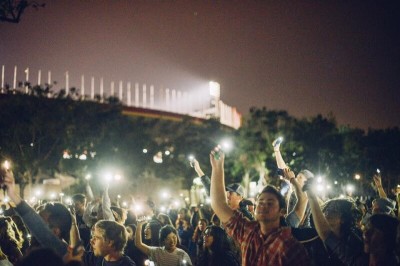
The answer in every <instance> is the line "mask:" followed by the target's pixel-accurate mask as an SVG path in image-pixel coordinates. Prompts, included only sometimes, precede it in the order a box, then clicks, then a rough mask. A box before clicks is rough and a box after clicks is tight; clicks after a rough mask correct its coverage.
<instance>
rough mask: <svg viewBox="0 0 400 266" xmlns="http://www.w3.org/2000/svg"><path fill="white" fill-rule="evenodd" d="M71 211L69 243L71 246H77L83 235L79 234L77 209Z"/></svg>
mask: <svg viewBox="0 0 400 266" xmlns="http://www.w3.org/2000/svg"><path fill="white" fill-rule="evenodd" d="M70 212H71V221H72V224H71V229H70V230H69V244H70V246H72V247H75V246H76V245H77V244H78V243H79V241H80V240H81V237H80V235H79V229H78V225H77V223H76V215H75V209H72V210H70Z"/></svg>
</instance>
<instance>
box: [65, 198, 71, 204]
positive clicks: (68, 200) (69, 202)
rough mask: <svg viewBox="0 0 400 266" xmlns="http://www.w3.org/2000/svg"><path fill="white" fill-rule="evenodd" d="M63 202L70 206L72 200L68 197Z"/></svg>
mask: <svg viewBox="0 0 400 266" xmlns="http://www.w3.org/2000/svg"><path fill="white" fill-rule="evenodd" d="M65 202H66V203H67V204H68V205H71V204H72V199H71V198H70V197H68V198H66V199H65Z"/></svg>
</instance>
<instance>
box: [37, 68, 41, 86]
mask: <svg viewBox="0 0 400 266" xmlns="http://www.w3.org/2000/svg"><path fill="white" fill-rule="evenodd" d="M37 83H38V85H39V86H40V84H41V83H42V70H40V69H39V71H38V76H37Z"/></svg>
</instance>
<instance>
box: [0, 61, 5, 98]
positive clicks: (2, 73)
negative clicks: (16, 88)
mask: <svg viewBox="0 0 400 266" xmlns="http://www.w3.org/2000/svg"><path fill="white" fill-rule="evenodd" d="M4 68H5V66H4V65H3V66H2V67H1V92H3V89H4Z"/></svg>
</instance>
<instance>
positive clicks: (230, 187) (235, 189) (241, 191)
mask: <svg viewBox="0 0 400 266" xmlns="http://www.w3.org/2000/svg"><path fill="white" fill-rule="evenodd" d="M225 190H226V191H230V192H236V193H237V194H239V195H240V196H242V197H243V196H244V188H243V187H242V186H241V185H240V184H238V183H233V184H229V185H227V186H226V188H225Z"/></svg>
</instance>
